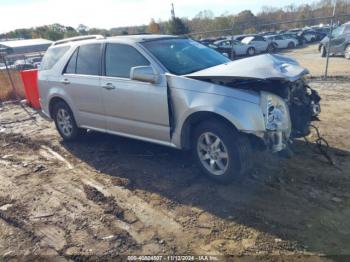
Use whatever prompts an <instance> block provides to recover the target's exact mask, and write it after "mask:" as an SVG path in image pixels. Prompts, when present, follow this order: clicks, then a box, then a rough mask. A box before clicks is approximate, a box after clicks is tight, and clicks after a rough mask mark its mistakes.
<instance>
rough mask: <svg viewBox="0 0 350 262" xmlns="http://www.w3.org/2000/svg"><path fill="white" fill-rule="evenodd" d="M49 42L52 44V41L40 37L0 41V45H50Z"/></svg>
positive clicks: (13, 46)
mask: <svg viewBox="0 0 350 262" xmlns="http://www.w3.org/2000/svg"><path fill="white" fill-rule="evenodd" d="M51 44H52V41H50V40H47V39H42V38H38V39H25V40H14V41H2V42H0V46H1V45H3V46H6V47H8V48H16V47H25V46H35V45H51Z"/></svg>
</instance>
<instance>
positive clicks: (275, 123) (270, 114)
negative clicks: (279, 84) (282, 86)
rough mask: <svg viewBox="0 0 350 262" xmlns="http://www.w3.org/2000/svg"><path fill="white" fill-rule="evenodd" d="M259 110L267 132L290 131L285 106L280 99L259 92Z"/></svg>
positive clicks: (288, 117) (286, 107) (287, 112)
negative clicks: (262, 115)
mask: <svg viewBox="0 0 350 262" xmlns="http://www.w3.org/2000/svg"><path fill="white" fill-rule="evenodd" d="M261 108H262V110H263V114H264V119H265V127H266V130H269V131H282V130H283V131H285V130H289V131H290V129H291V122H290V116H289V110H288V106H287V104H286V103H285V102H284V100H283V99H282V98H280V97H279V96H276V95H274V94H271V93H268V92H264V91H262V92H261Z"/></svg>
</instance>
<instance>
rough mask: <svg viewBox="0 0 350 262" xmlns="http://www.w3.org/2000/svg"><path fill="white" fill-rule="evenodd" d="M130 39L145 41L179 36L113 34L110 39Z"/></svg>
mask: <svg viewBox="0 0 350 262" xmlns="http://www.w3.org/2000/svg"><path fill="white" fill-rule="evenodd" d="M118 38H119V39H128V40H131V41H134V42H143V41H151V40H158V39H165V38H178V36H174V35H151V34H149V35H122V36H112V37H109V38H108V39H118Z"/></svg>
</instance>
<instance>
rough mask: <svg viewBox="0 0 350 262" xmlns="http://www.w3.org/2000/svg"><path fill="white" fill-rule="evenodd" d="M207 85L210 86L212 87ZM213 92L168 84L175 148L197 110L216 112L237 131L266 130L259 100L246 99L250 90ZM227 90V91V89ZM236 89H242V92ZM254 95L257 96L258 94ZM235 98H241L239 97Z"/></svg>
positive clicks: (249, 94) (254, 132) (257, 131)
mask: <svg viewBox="0 0 350 262" xmlns="http://www.w3.org/2000/svg"><path fill="white" fill-rule="evenodd" d="M197 82H201V81H197ZM202 83H203V82H202ZM172 84H174V82H172ZM204 84H206V83H204ZM209 88H211V89H212V88H213V87H209ZM202 91H204V90H202ZM207 91H208V90H207ZM212 91H213V90H212ZM216 91H217V92H216V93H213V92H199V91H193V89H192V90H188V89H183V88H176V87H174V86H173V85H171V86H170V98H171V103H172V105H171V107H172V113H173V115H172V118H173V122H174V131H173V135H172V142H173V143H174V144H175V145H176V146H177V147H179V148H181V147H182V145H181V144H182V143H181V141H182V140H181V136H182V131H183V129H184V126H185V123H186V121H187V120H188V119H189V118H190V117H191V116H192V115H193V114H196V113H198V112H207V113H211V114H216V115H219V116H221V117H223V118H225V119H226V120H228V121H229V122H230V123H232V125H234V126H235V127H236V129H237V130H238V131H240V132H244V133H253V134H258V133H263V132H264V131H265V122H264V116H263V112H262V111H261V108H260V105H259V103H258V101H259V99H250V98H249V99H248V97H249V96H252V93H250V92H248V93H247V92H245V91H243V90H237V89H235V90H232V91H233V95H228V94H227V95H224V94H225V93H221V92H220V90H216ZM226 91H227V92H228V93H230V92H229V91H228V90H226ZM239 92H241V95H240V94H239ZM255 96H259V95H258V93H256V94H255ZM238 97H241V99H240V98H238ZM252 101H254V102H252ZM255 102H257V103H255Z"/></svg>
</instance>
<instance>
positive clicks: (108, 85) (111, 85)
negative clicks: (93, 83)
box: [102, 83, 115, 90]
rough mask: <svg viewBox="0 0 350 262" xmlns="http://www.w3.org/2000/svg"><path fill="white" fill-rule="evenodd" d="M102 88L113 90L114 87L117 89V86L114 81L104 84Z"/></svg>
mask: <svg viewBox="0 0 350 262" xmlns="http://www.w3.org/2000/svg"><path fill="white" fill-rule="evenodd" d="M102 88H104V89H106V90H113V89H115V86H114V85H113V84H112V83H107V84H105V85H103V86H102Z"/></svg>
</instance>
